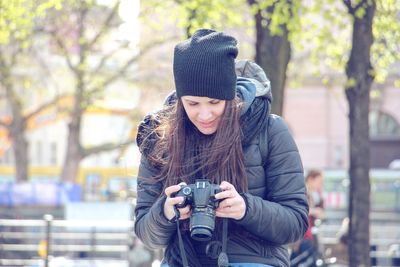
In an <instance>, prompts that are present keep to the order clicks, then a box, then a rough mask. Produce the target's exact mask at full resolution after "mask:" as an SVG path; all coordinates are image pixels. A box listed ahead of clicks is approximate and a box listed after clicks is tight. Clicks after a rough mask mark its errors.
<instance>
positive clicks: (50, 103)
mask: <svg viewBox="0 0 400 267" xmlns="http://www.w3.org/2000/svg"><path fill="white" fill-rule="evenodd" d="M66 96H69V95H68V94H62V95H58V96H56V97H55V98H54V99H52V100H51V101H49V102H47V103H44V104H43V105H40V107H38V108H37V109H35V110H34V111H32V112H30V113H28V114H27V115H25V119H26V120H29V119H30V118H32V117H34V116H36V115H37V114H39V113H40V112H42V111H43V110H45V109H46V108H48V107H50V106H53V105H55V104H57V102H58V101H59V100H60V99H62V98H63V97H66Z"/></svg>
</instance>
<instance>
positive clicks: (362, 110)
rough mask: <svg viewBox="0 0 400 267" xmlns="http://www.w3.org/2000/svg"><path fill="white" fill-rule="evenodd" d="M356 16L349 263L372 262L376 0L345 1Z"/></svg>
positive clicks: (349, 92)
mask: <svg viewBox="0 0 400 267" xmlns="http://www.w3.org/2000/svg"><path fill="white" fill-rule="evenodd" d="M343 2H344V3H345V5H346V6H347V10H348V13H349V14H350V16H351V18H352V20H353V37H352V41H351V42H352V48H351V52H350V58H349V60H348V62H347V65H346V75H347V84H346V86H345V87H346V88H345V89H346V96H347V100H348V103H349V126H350V169H349V175H350V179H351V182H350V201H349V218H350V226H349V239H348V244H349V251H348V253H349V265H350V266H371V261H370V245H369V244H370V243H369V211H370V197H369V196H370V179H369V168H370V166H369V164H370V149H369V124H368V114H369V103H370V102H369V97H370V90H371V85H372V82H373V80H374V74H373V67H372V65H371V46H372V44H373V35H372V22H373V19H374V15H375V14H374V13H375V8H376V4H375V0H363V1H358V3H354V2H356V1H353V3H352V1H349V0H344V1H343Z"/></svg>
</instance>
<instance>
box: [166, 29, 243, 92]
mask: <svg viewBox="0 0 400 267" xmlns="http://www.w3.org/2000/svg"><path fill="white" fill-rule="evenodd" d="M236 45H237V41H236V39H235V38H233V37H232V36H229V35H227V34H225V33H223V32H216V31H214V30H209V29H200V30H197V31H196V32H195V33H194V34H193V36H192V37H191V38H189V39H187V40H185V41H183V42H181V43H179V44H177V45H176V46H175V51H174V78H175V87H176V94H177V96H178V97H181V96H185V95H191V96H206V97H209V98H216V99H221V100H232V99H233V98H234V97H235V94H236V93H235V90H236V73H235V58H236V56H237V54H238V49H237V47H236Z"/></svg>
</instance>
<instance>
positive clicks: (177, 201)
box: [165, 197, 184, 206]
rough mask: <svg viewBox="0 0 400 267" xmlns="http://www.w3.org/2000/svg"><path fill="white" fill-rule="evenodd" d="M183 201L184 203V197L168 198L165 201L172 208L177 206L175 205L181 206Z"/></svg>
mask: <svg viewBox="0 0 400 267" xmlns="http://www.w3.org/2000/svg"><path fill="white" fill-rule="evenodd" d="M183 201H184V198H183V197H172V198H171V197H168V198H167V199H166V200H165V202H167V203H168V205H170V206H175V205H178V204H181V203H182V202H183Z"/></svg>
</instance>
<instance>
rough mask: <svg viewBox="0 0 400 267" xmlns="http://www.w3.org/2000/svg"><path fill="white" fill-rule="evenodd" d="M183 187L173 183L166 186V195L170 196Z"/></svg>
mask: <svg viewBox="0 0 400 267" xmlns="http://www.w3.org/2000/svg"><path fill="white" fill-rule="evenodd" d="M180 189H181V186H180V185H171V186H168V187H167V188H165V191H164V192H165V195H166V196H167V197H170V196H171V194H172V193H175V192H178V191H179V190H180Z"/></svg>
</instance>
